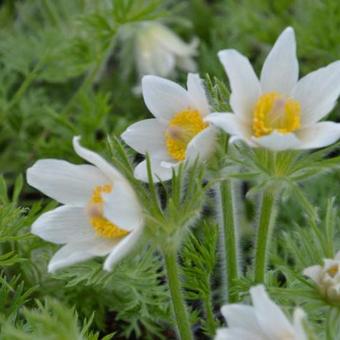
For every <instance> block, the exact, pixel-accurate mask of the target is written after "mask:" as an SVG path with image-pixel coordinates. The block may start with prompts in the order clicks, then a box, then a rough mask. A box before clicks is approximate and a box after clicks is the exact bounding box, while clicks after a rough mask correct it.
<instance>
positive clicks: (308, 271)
mask: <svg viewBox="0 0 340 340" xmlns="http://www.w3.org/2000/svg"><path fill="white" fill-rule="evenodd" d="M321 273H322V267H321V266H319V265H315V266H310V267H307V268H305V269H304V271H303V275H306V276H308V277H309V278H311V279H312V280H313V281H314V282H315V283H316V284H319V283H320V275H321Z"/></svg>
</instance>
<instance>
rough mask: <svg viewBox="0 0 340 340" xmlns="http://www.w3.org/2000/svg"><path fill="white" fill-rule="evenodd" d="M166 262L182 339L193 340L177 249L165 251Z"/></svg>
mask: <svg viewBox="0 0 340 340" xmlns="http://www.w3.org/2000/svg"><path fill="white" fill-rule="evenodd" d="M164 262H165V267H166V272H167V277H168V285H169V289H170V294H171V300H172V306H173V311H174V315H175V319H176V323H177V328H178V333H179V336H180V339H182V340H191V339H193V336H192V332H191V326H190V321H189V316H188V311H187V308H186V305H185V302H184V298H183V293H182V289H181V283H180V280H179V270H178V264H177V254H176V250H175V249H171V248H170V249H167V251H164Z"/></svg>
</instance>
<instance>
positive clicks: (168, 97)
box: [142, 75, 193, 122]
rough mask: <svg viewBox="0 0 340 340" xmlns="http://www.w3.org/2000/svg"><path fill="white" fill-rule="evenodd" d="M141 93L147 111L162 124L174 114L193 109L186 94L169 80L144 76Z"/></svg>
mask: <svg viewBox="0 0 340 340" xmlns="http://www.w3.org/2000/svg"><path fill="white" fill-rule="evenodd" d="M142 91H143V98H144V102H145V105H146V106H147V108H148V109H149V111H150V112H151V113H152V114H153V115H154V116H155V117H156V118H158V119H160V120H161V121H163V122H166V121H169V120H170V119H171V118H172V117H173V116H174V115H175V114H176V113H178V112H181V111H183V110H187V109H188V108H190V107H193V103H192V100H191V98H190V96H189V94H188V92H187V91H186V90H185V89H184V88H183V87H181V86H180V85H178V84H176V83H175V82H173V81H171V80H167V79H164V78H161V77H157V76H151V75H148V76H144V77H143V78H142Z"/></svg>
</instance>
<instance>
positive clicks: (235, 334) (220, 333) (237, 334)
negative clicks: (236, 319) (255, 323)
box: [215, 326, 264, 340]
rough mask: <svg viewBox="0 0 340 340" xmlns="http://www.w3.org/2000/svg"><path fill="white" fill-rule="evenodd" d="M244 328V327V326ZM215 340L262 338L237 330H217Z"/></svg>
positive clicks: (261, 339) (243, 330)
mask: <svg viewBox="0 0 340 340" xmlns="http://www.w3.org/2000/svg"><path fill="white" fill-rule="evenodd" d="M245 327H246V326H245ZM215 340H264V339H263V337H261V336H259V335H257V334H254V333H252V332H249V331H247V330H245V329H239V328H232V329H230V328H219V329H218V330H217V332H216V336H215Z"/></svg>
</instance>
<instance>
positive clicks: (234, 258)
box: [219, 180, 239, 303]
mask: <svg viewBox="0 0 340 340" xmlns="http://www.w3.org/2000/svg"><path fill="white" fill-rule="evenodd" d="M219 189H220V200H221V204H220V206H221V219H220V220H221V230H222V233H223V242H224V255H225V265H226V271H225V274H226V280H225V282H226V283H227V286H228V289H227V291H228V302H229V303H233V302H237V301H238V294H237V292H235V289H234V288H235V283H236V281H237V279H238V276H239V270H238V245H237V234H236V225H235V216H234V198H233V188H232V182H231V181H230V180H226V181H223V182H221V184H220V188H219Z"/></svg>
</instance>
